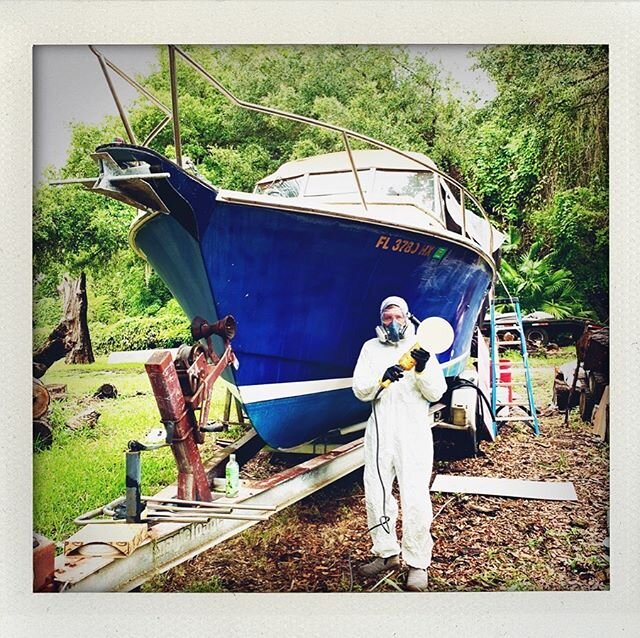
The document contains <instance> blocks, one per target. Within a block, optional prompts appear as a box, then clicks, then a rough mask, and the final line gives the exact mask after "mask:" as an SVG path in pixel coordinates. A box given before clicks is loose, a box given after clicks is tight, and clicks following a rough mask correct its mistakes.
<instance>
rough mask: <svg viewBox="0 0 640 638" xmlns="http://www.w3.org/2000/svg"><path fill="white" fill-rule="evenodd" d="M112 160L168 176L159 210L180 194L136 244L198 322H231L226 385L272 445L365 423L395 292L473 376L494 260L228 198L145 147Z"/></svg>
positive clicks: (454, 366)
mask: <svg viewBox="0 0 640 638" xmlns="http://www.w3.org/2000/svg"><path fill="white" fill-rule="evenodd" d="M108 150H109V152H111V154H112V156H114V158H115V159H118V153H120V156H121V157H122V154H123V153H125V156H126V153H129V154H131V155H133V156H134V157H135V158H136V159H139V160H143V161H147V162H149V163H152V162H153V163H152V165H153V166H154V170H158V171H160V170H162V171H169V172H171V178H170V179H169V180H158V181H159V182H160V183H159V184H158V185H157V186H155V189H156V192H157V193H158V195H159V197H161V198H162V199H163V201H165V202H166V201H167V199H170V198H171V197H173V205H171V204H170V203H168V206H167V207H168V208H169V210H170V211H171V214H170V215H155V216H150V217H149V218H148V220H146V221H145V222H144V223H141V224H139V226H137V227H134V229H133V231H132V238H133V241H134V243H135V245H136V247H137V248H139V249H140V250H141V251H142V252H143V253H144V255H145V256H146V258H147V259H148V260H149V262H150V263H151V265H152V266H153V267H154V269H155V270H156V271H157V272H158V274H159V275H160V276H161V277H162V278H163V280H164V281H165V282H166V283H167V286H168V287H169V289H170V290H171V292H172V294H173V295H174V296H175V297H176V299H177V300H178V302H179V303H180V304H181V306H182V307H183V309H184V310H185V312H186V314H187V315H188V316H189V317H190V318H193V317H194V316H196V315H200V316H203V317H206V318H207V319H210V320H213V319H216V318H219V317H222V316H224V315H226V314H232V315H233V316H234V317H235V319H236V321H237V324H238V332H237V335H236V337H235V338H234V341H233V349H234V352H235V353H236V356H237V358H238V361H239V364H240V365H239V367H238V369H236V370H232V371H231V370H228V371H227V373H226V378H227V380H228V381H231V382H233V383H234V384H235V385H236V386H237V387H238V389H239V392H240V396H241V399H242V401H243V403H244V405H245V409H246V410H247V413H248V415H249V417H250V419H251V421H252V423H253V425H254V427H255V429H256V430H257V432H258V433H259V434H260V436H261V437H262V438H263V439H264V440H265V441H266V442H267V443H268V444H269V445H271V446H273V447H277V448H288V447H293V446H296V445H299V444H301V443H303V442H306V441H309V440H312V439H314V438H317V437H318V436H320V435H322V434H324V433H326V432H327V431H328V430H330V429H334V428H340V427H345V426H348V425H352V424H354V423H358V422H361V421H364V420H366V419H367V418H368V415H369V412H370V406H369V405H368V404H365V403H362V402H360V401H358V400H357V399H356V398H355V396H354V395H353V393H352V391H351V387H350V386H351V377H352V373H353V368H354V366H355V363H356V360H357V357H358V354H359V352H360V348H361V346H362V344H363V343H364V341H366V340H367V339H370V338H371V337H373V336H374V329H375V325H376V322H377V317H378V312H379V304H380V301H381V300H382V299H383V298H385V297H386V296H388V295H399V296H402V297H404V298H405V299H406V300H407V301H408V303H409V307H410V309H411V311H412V312H413V314H414V315H415V316H416V317H418V318H420V319H422V318H425V317H428V316H433V315H437V316H440V317H444V318H445V319H447V320H448V321H449V322H450V323H451V324H452V326H453V328H454V332H455V340H454V342H453V344H452V346H451V348H450V349H449V350H447V351H446V352H444V353H442V354H440V355H438V359H439V361H440V362H441V364H442V366H443V368H444V370H445V374H446V375H447V376H456V375H457V374H459V373H460V372H461V371H462V370H463V369H464V367H465V364H466V359H467V357H468V353H469V349H470V344H471V338H472V336H473V331H474V327H475V325H476V321H477V318H478V314H479V312H480V309H481V306H482V303H483V300H484V298H485V295H486V292H487V290H488V288H489V286H490V283H491V280H492V267H491V264H490V263H489V261H488V260H487V259H486V258H484V257H482V256H481V255H480V254H479V253H478V252H477V251H475V250H473V249H471V248H470V247H469V246H466V245H464V244H463V243H458V242H455V241H453V240H450V239H447V238H445V237H438V236H433V235H431V236H429V235H427V234H425V233H424V232H418V231H411V230H407V229H402V228H390V227H388V226H383V225H379V224H376V223H373V222H366V221H362V220H359V219H356V218H345V217H338V216H331V215H328V214H321V213H313V212H307V211H294V210H285V209H281V208H275V207H273V208H265V207H261V206H254V205H248V204H246V203H240V202H234V201H225V200H224V199H221V198H220V197H218V193H217V192H216V191H215V190H214V189H212V188H211V187H208V186H207V185H205V184H203V183H202V182H199V181H197V180H195V179H194V178H192V177H191V176H189V175H187V174H186V173H184V172H183V171H182V170H181V169H179V168H178V167H176V166H175V165H174V164H173V163H171V162H169V160H166V159H165V158H162V157H161V156H159V155H156V154H154V153H152V152H150V151H148V150H146V149H136V148H135V147H121V146H115V147H109V148H108ZM155 167H157V168H155ZM169 189H171V190H169ZM174 211H177V212H174ZM231 375H232V376H231Z"/></svg>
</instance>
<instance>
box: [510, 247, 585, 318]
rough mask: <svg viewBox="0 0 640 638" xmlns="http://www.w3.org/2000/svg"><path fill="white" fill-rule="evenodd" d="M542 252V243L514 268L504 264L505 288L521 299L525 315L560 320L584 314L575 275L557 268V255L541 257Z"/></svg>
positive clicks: (515, 263)
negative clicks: (537, 314) (546, 315)
mask: <svg viewBox="0 0 640 638" xmlns="http://www.w3.org/2000/svg"><path fill="white" fill-rule="evenodd" d="M541 249H542V242H541V241H540V240H539V241H537V242H535V243H534V244H532V246H531V247H530V248H529V251H528V252H526V253H524V254H523V255H521V256H520V257H518V258H517V261H515V262H514V263H513V264H510V263H509V262H508V261H507V260H506V259H504V260H503V261H502V263H501V277H502V282H504V285H506V287H507V289H508V290H509V292H510V293H511V294H512V295H514V296H517V297H518V298H519V299H520V305H521V308H522V311H523V313H525V314H526V313H528V312H533V311H535V310H542V311H544V312H548V313H550V314H552V315H553V316H554V317H556V318H558V319H561V318H563V317H569V316H572V315H581V314H585V313H586V310H585V308H584V302H583V301H582V300H581V299H580V295H579V293H578V291H577V290H576V287H575V285H574V278H573V275H572V273H571V272H569V271H568V270H565V269H563V268H557V267H555V266H554V264H553V260H554V257H555V253H547V254H546V255H542V254H541ZM502 282H501V287H502V286H503V284H502ZM502 294H505V292H504V291H503V292H502Z"/></svg>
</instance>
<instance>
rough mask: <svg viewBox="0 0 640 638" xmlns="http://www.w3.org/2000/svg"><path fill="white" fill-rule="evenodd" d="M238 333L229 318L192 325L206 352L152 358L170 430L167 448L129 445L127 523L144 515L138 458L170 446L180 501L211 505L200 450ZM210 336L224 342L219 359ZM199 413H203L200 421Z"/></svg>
mask: <svg viewBox="0 0 640 638" xmlns="http://www.w3.org/2000/svg"><path fill="white" fill-rule="evenodd" d="M235 332H236V322H235V320H234V318H233V317H232V316H231V315H227V316H226V317H225V318H224V319H221V320H220V321H218V322H216V323H213V324H209V323H208V322H207V321H205V320H204V319H202V318H200V317H196V318H195V319H194V320H193V322H192V323H191V335H192V337H193V338H194V339H195V340H199V339H205V340H206V346H203V345H202V344H201V343H197V344H196V345H194V346H186V345H183V346H181V348H180V349H179V350H178V353H177V355H176V359H175V361H174V360H173V358H172V356H171V353H170V352H167V351H160V352H157V353H154V354H153V355H152V356H151V358H150V359H149V361H147V363H146V364H145V369H146V371H147V374H148V376H149V381H150V382H151V388H152V389H153V394H154V395H155V398H156V402H157V404H158V410H159V411H160V418H161V421H162V423H163V424H164V426H165V430H166V442H165V443H164V444H161V445H155V446H149V445H144V444H142V443H140V442H138V441H130V442H129V450H128V452H127V520H128V521H130V522H134V521H135V522H139V521H140V516H141V513H142V509H143V507H142V500H141V495H140V452H141V451H144V450H150V449H155V448H157V447H161V446H162V445H170V446H171V451H172V452H173V456H174V458H175V461H176V465H177V466H178V481H177V484H178V494H177V496H178V498H179V499H181V500H187V501H194V500H195V501H211V500H212V495H211V489H210V488H209V479H208V477H207V473H206V472H205V469H204V465H203V463H202V459H201V457H200V452H199V450H198V444H199V443H203V442H204V433H205V432H207V431H210V430H211V428H208V426H207V418H208V414H209V406H210V401H211V391H212V389H213V384H214V383H215V381H216V380H217V379H218V377H220V375H221V374H222V373H223V371H224V370H225V368H226V367H227V366H228V365H230V364H232V363H233V362H234V361H235V357H234V354H233V351H232V349H231V344H230V341H231V339H232V338H233V337H234V335H235ZM212 335H217V336H218V337H220V338H221V339H222V341H223V346H224V351H223V353H222V356H220V357H218V356H217V355H216V353H215V351H214V349H213V346H212V344H211V337H212ZM196 410H199V411H200V414H199V417H196Z"/></svg>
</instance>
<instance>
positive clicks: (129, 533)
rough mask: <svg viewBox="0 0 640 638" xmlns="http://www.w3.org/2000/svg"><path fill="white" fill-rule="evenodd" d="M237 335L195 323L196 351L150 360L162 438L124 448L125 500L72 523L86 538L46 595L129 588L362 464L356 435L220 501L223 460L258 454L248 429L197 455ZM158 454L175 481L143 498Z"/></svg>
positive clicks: (227, 323) (225, 325) (69, 551)
mask: <svg viewBox="0 0 640 638" xmlns="http://www.w3.org/2000/svg"><path fill="white" fill-rule="evenodd" d="M235 330H236V325H235V320H234V319H233V317H232V316H230V315H228V316H226V317H225V318H223V319H221V320H219V321H217V322H215V323H210V322H208V321H206V320H204V319H202V318H201V317H196V318H195V319H194V320H193V322H192V324H191V335H192V337H193V339H194V340H195V341H196V343H195V345H193V346H187V345H183V346H181V347H180V348H179V349H178V352H177V353H176V356H175V359H174V358H173V357H172V356H171V354H170V353H169V352H167V351H159V352H157V353H154V354H153V355H152V356H151V358H150V359H149V360H148V361H147V363H146V364H145V369H146V371H147V374H148V376H149V381H150V382H151V387H152V390H153V394H154V396H155V399H156V402H157V404H158V410H159V412H160V416H161V420H162V423H163V424H164V429H165V432H164V434H165V439H164V441H160V440H159V439H158V440H157V442H154V443H149V442H147V443H141V442H139V441H129V445H128V450H127V452H126V493H125V495H124V496H121V497H119V498H118V499H116V500H115V501H112V502H111V503H109V504H107V505H105V506H104V507H100V508H98V509H95V510H92V511H90V512H86V513H84V514H82V515H80V516H79V517H77V518H76V519H75V521H74V522H75V523H76V524H77V525H79V526H81V527H82V530H81V532H78V533H77V534H75V535H73V536H72V537H71V538H69V539H68V540H67V541H65V544H64V545H65V550H64V553H63V554H62V555H60V556H58V557H57V558H56V559H55V560H54V561H53V565H52V571H53V575H52V576H49V577H48V580H49V581H51V580H52V582H49V584H48V590H49V591H59V592H68V591H88V592H106V591H116V592H122V591H130V590H132V589H135V588H137V587H139V586H140V585H142V583H144V582H145V581H147V580H148V579H149V578H151V577H153V576H155V575H156V574H159V573H161V572H164V571H166V570H168V569H171V568H172V567H175V566H176V565H178V564H180V563H182V562H184V561H186V560H189V559H190V558H193V557H194V556H197V555H198V554H200V553H201V552H203V551H205V550H207V549H209V548H211V547H214V546H215V545H218V544H220V543H222V542H223V541H225V540H227V539H229V538H231V537H232V536H235V535H236V534H239V533H240V532H243V531H244V530H246V529H248V528H249V527H251V526H252V525H255V524H257V523H259V522H261V521H266V520H268V519H269V517H270V516H272V515H273V514H274V513H276V512H278V511H280V510H282V509H284V508H286V507H288V506H289V505H291V504H292V503H295V502H296V501H299V500H300V499H302V498H304V497H305V496H309V495H310V494H313V493H314V492H316V491H317V490H319V489H322V488H323V487H325V486H326V485H329V484H330V483H332V482H334V481H336V480H338V479H339V478H342V477H343V476H346V475H347V474H350V473H351V472H353V471H355V470H357V469H359V468H360V467H361V466H362V465H363V464H364V438H363V437H362V436H360V438H357V439H356V440H352V441H351V442H349V443H343V444H342V445H341V446H340V447H338V448H336V449H333V450H330V451H325V453H324V454H321V455H319V456H316V457H313V458H311V459H308V460H305V461H303V462H302V463H300V464H298V465H296V466H294V467H289V468H287V469H285V470H283V471H281V472H279V473H278V474H276V475H274V476H272V477H270V478H268V479H264V480H259V481H255V482H250V481H244V482H243V484H242V485H241V487H240V491H239V493H238V495H237V496H235V497H227V496H225V495H224V493H225V489H224V487H225V481H224V479H222V478H219V476H220V474H221V470H222V468H223V465H224V463H225V461H226V460H227V458H228V456H229V454H231V453H237V454H238V459H239V460H240V461H241V462H242V461H244V460H247V459H248V458H251V457H252V456H253V455H254V454H255V453H257V452H258V451H259V450H260V449H261V448H262V447H263V446H264V442H263V441H262V439H260V437H259V436H258V435H257V434H256V432H255V430H253V428H251V430H250V431H249V432H247V433H246V434H245V435H244V436H243V437H241V439H240V440H238V441H237V442H235V443H232V444H231V445H228V446H227V447H225V448H223V449H222V450H220V451H219V452H218V453H217V454H215V455H214V457H213V459H212V460H211V461H210V462H209V464H208V467H206V466H205V464H204V463H203V461H202V458H201V456H200V452H199V450H198V444H201V443H203V442H204V435H205V433H206V432H212V431H217V429H218V427H217V426H210V425H209V424H208V413H209V406H210V399H211V392H212V390H213V384H214V383H215V381H216V380H217V379H218V378H219V377H220V375H221V374H222V373H223V372H224V370H225V368H227V367H228V366H230V365H233V364H234V361H235V357H234V355H233V351H232V350H231V345H230V341H231V339H232V338H233V336H234V335H235ZM214 336H215V337H218V338H220V339H222V348H223V354H222V355H221V356H218V355H217V354H216V352H215V350H214V348H213V345H212V341H211V338H212V337H214ZM203 341H205V343H206V345H204V344H203V343H202V342H203ZM198 412H199V414H197V413H198ZM359 428H364V423H363V424H359ZM359 431H360V430H359V429H358V428H356V432H359ZM355 436H358V434H356V435H355ZM343 441H344V439H343ZM164 446H170V447H171V450H172V452H173V456H174V460H175V462H176V466H177V469H178V477H177V481H176V482H175V483H174V484H172V485H170V486H168V487H166V488H165V489H163V490H161V491H160V492H159V493H158V494H156V495H155V496H152V497H149V496H143V495H142V494H141V487H140V486H141V465H142V464H141V454H142V452H147V451H152V450H155V449H158V448H160V447H164ZM216 487H217V488H218V489H216ZM50 569H51V568H50Z"/></svg>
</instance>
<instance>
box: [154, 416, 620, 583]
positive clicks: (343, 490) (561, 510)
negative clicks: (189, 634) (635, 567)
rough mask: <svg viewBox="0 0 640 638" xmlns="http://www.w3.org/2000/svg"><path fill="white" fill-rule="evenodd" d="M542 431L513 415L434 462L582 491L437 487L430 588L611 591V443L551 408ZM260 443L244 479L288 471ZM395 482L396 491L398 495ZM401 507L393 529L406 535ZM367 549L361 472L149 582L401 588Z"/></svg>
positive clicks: (441, 467)
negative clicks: (561, 495) (455, 455)
mask: <svg viewBox="0 0 640 638" xmlns="http://www.w3.org/2000/svg"><path fill="white" fill-rule="evenodd" d="M545 413H547V414H548V415H547V416H542V417H540V435H539V436H537V437H536V436H534V434H533V432H532V430H531V429H530V428H529V427H528V426H527V425H523V424H521V423H517V422H514V423H512V424H506V425H505V426H503V427H502V428H501V431H500V435H499V436H498V437H497V438H496V440H495V441H494V442H483V443H481V453H480V455H479V456H477V457H475V458H471V459H462V460H456V461H436V463H434V470H433V476H432V479H433V477H434V476H435V474H436V473H443V474H444V473H446V474H460V475H467V476H490V477H498V478H513V479H524V480H532V481H571V482H573V484H574V486H575V489H576V493H577V496H578V501H576V502H570V501H542V500H529V499H516V498H506V497H498V496H495V497H494V496H480V495H471V494H457V495H453V496H452V495H451V494H442V493H432V504H433V511H434V514H435V517H434V521H433V525H432V528H431V531H432V535H433V539H434V548H433V558H432V563H431V566H430V568H429V591H442V592H450V591H589V590H608V589H609V578H610V576H609V554H608V549H607V548H606V547H605V545H604V542H603V541H604V540H605V538H606V537H608V535H609V534H608V529H607V511H608V507H609V450H608V445H607V444H605V443H603V442H601V441H600V439H599V438H598V437H596V436H595V435H593V434H592V433H591V431H590V430H591V428H590V426H589V425H588V424H584V423H582V422H581V421H580V420H579V417H577V416H576V415H574V414H572V415H571V418H570V421H569V424H568V425H565V423H564V416H563V415H561V414H560V415H558V414H557V413H554V411H553V410H546V411H545ZM285 462H286V461H283V460H282V458H280V457H278V456H275V455H273V454H271V453H268V452H266V451H262V452H261V453H260V454H258V455H257V456H256V457H255V458H254V459H253V460H251V461H250V462H249V463H248V464H246V465H245V466H244V467H243V473H242V475H243V477H244V478H248V479H254V480H255V479H262V478H265V477H267V476H269V475H270V474H272V473H273V472H275V471H279V470H280V469H282V466H283V464H284V463H285ZM397 496H398V495H397V489H396V497H397ZM401 516H402V515H401V513H400V516H399V520H398V525H397V531H398V535H399V537H400V536H401V522H402V518H401ZM370 559H371V555H370V540H369V535H368V533H367V528H366V514H365V505H364V490H363V485H362V471H361V470H359V471H357V472H354V473H353V474H351V475H349V476H347V477H344V478H342V479H340V480H339V481H336V482H335V483H333V484H331V485H329V486H328V487H326V488H324V489H323V490H321V491H319V492H316V493H315V494H312V495H311V496H308V497H306V498H304V499H303V500H301V501H299V502H298V503H296V504H294V505H292V506H290V507H288V508H287V509H285V510H283V511H282V512H279V513H277V514H275V515H274V516H272V517H271V518H270V519H269V521H265V522H263V523H259V524H258V525H255V526H253V527H252V528H250V529H248V530H246V531H245V532H243V533H242V534H240V535H238V536H236V537H234V538H232V539H230V540H228V541H226V542H225V543H223V544H221V545H219V546H216V547H214V548H212V549H210V550H207V551H206V552H203V553H202V554H200V555H199V556H197V557H195V558H193V559H191V560H189V561H187V562H185V563H183V564H182V565H180V566H178V567H176V568H174V569H172V570H170V571H169V572H167V573H166V574H163V575H160V576H156V577H155V578H154V579H152V580H151V581H149V583H147V584H146V585H145V587H144V589H145V591H164V592H181V591H215V592H348V591H355V592H370V591H376V592H381V591H384V592H399V591H402V586H403V583H404V577H405V574H406V567H405V568H404V569H403V570H401V571H400V572H396V573H389V574H384V575H382V576H380V575H378V576H377V577H374V578H369V579H366V578H364V577H362V576H361V575H360V574H359V573H358V570H357V567H358V566H359V565H361V564H363V563H364V562H366V561H368V560H370Z"/></svg>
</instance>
